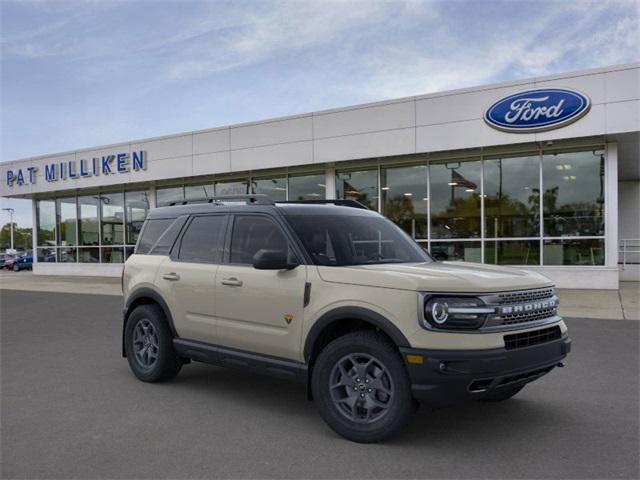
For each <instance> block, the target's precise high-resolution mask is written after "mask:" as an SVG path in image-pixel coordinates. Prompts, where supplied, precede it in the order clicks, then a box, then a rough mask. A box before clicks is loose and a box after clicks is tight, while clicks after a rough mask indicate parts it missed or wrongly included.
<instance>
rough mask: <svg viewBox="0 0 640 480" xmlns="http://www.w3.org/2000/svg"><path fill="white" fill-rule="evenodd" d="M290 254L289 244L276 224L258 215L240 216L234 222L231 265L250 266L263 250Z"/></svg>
mask: <svg viewBox="0 0 640 480" xmlns="http://www.w3.org/2000/svg"><path fill="white" fill-rule="evenodd" d="M263 248H264V249H267V250H281V251H284V252H288V242H287V239H286V237H285V236H284V234H283V233H282V230H281V229H280V227H279V226H278V225H276V223H274V222H273V221H271V220H269V219H268V218H266V217H260V216H257V215H245V216H242V215H238V216H237V217H236V218H235V221H234V222H233V233H232V236H231V257H230V260H229V261H230V263H239V264H245V265H250V264H252V263H253V256H254V255H255V254H256V253H257V252H258V250H261V249H263Z"/></svg>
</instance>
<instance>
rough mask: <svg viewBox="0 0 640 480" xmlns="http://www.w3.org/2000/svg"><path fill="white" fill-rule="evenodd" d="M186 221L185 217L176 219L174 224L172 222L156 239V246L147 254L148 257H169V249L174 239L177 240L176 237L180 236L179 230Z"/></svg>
mask: <svg viewBox="0 0 640 480" xmlns="http://www.w3.org/2000/svg"><path fill="white" fill-rule="evenodd" d="M186 221H187V216H186V215H183V216H182V217H178V218H176V220H175V222H173V223H172V224H171V225H170V226H169V228H167V229H166V230H165V232H164V233H163V234H162V235H160V238H159V239H158V241H157V242H156V244H155V245H154V246H153V247H152V248H151V252H149V255H169V252H170V251H171V247H173V244H174V243H175V241H176V238H178V235H180V230H182V226H183V225H184V222H186Z"/></svg>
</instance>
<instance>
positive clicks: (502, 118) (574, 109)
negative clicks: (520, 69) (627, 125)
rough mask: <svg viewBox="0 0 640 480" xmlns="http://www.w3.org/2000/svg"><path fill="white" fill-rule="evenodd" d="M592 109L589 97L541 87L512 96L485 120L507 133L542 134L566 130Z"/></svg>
mask: <svg viewBox="0 0 640 480" xmlns="http://www.w3.org/2000/svg"><path fill="white" fill-rule="evenodd" d="M590 107H591V101H590V100H589V97H587V96H586V95H584V94H582V93H580V92H577V91H575V90H568V89H563V88H541V89H536V90H527V91H525V92H520V93H516V94H514V95H510V96H508V97H505V98H503V99H501V100H498V101H497V102H496V103H494V104H493V105H491V106H490V107H489V108H488V109H487V111H486V112H484V121H485V122H487V123H488V124H489V125H490V126H491V127H493V128H496V129H498V130H504V131H506V132H516V133H518V132H522V133H531V132H540V131H543V130H551V129H554V128H560V127H563V126H565V125H567V124H569V123H571V122H575V121H576V120H578V119H579V118H580V117H582V116H583V115H585V114H586V113H587V112H588V111H589V108H590Z"/></svg>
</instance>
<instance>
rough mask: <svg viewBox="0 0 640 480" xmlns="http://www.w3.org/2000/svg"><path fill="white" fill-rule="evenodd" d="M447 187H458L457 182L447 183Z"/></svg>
mask: <svg viewBox="0 0 640 480" xmlns="http://www.w3.org/2000/svg"><path fill="white" fill-rule="evenodd" d="M447 185H449V186H450V187H455V186H456V185H458V182H449V183H447Z"/></svg>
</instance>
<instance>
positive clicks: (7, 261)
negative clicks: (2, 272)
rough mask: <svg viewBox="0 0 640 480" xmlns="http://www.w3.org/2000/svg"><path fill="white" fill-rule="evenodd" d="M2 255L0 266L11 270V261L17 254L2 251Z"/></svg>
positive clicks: (13, 260)
mask: <svg viewBox="0 0 640 480" xmlns="http://www.w3.org/2000/svg"><path fill="white" fill-rule="evenodd" d="M2 255H3V257H2V263H0V266H1V267H2V268H3V269H7V270H11V269H12V268H13V262H15V260H16V257H17V255H15V254H13V253H3V254H2Z"/></svg>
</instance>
